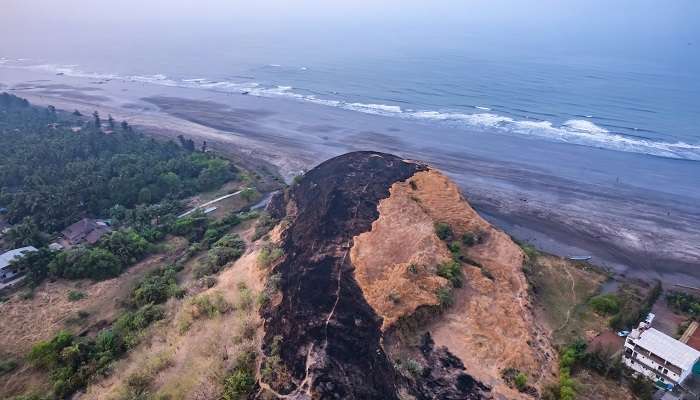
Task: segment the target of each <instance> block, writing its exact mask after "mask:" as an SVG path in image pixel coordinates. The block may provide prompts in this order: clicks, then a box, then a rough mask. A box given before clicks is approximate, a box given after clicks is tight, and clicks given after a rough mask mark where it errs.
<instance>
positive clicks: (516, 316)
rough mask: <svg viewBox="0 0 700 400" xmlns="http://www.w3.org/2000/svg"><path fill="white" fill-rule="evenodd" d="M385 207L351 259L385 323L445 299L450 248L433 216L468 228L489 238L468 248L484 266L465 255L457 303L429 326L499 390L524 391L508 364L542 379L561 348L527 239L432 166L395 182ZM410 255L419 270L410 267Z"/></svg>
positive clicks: (535, 380) (458, 230) (537, 381)
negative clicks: (530, 274) (544, 309)
mask: <svg viewBox="0 0 700 400" xmlns="http://www.w3.org/2000/svg"><path fill="white" fill-rule="evenodd" d="M378 211H379V218H378V219H377V220H375V221H374V223H373V224H372V229H371V231H369V232H365V233H363V234H360V235H358V236H357V237H355V239H354V246H353V248H352V251H351V259H352V263H353V265H354V266H355V277H356V279H357V281H358V283H359V285H360V287H361V289H362V291H363V294H364V296H365V298H366V299H367V302H368V303H369V304H370V305H371V306H372V307H373V308H374V310H375V312H377V314H378V315H380V316H381V317H383V319H384V321H383V328H384V329H385V330H386V329H387V328H389V327H390V326H391V325H392V324H393V323H394V322H396V321H397V319H398V318H400V317H403V316H410V315H411V314H412V313H413V312H414V311H415V310H416V309H417V308H418V307H421V306H426V305H428V306H429V305H436V304H438V299H437V296H436V294H435V292H436V289H437V288H439V287H441V286H442V285H445V284H446V280H445V279H443V278H440V277H438V276H436V275H435V271H436V268H437V265H438V264H439V263H441V262H444V261H447V260H449V259H450V257H451V254H450V252H449V250H448V249H447V246H446V244H445V243H444V242H443V241H441V240H440V239H439V238H438V237H437V235H436V234H435V228H434V224H435V223H436V222H443V223H447V224H449V225H450V226H451V227H452V229H453V231H454V234H455V235H454V236H455V238H460V237H461V236H462V234H464V233H467V232H469V233H473V234H476V235H478V236H479V237H481V238H482V239H481V242H480V243H479V244H477V245H475V246H473V247H469V248H467V249H466V250H465V251H466V252H467V254H468V257H469V258H470V259H471V260H473V263H474V264H477V263H478V264H480V265H481V266H482V268H483V270H484V271H482V270H481V268H479V267H477V266H470V265H468V264H465V267H464V274H465V280H466V282H465V285H464V287H462V288H459V289H456V291H455V304H454V305H453V306H452V307H449V308H447V309H446V310H445V311H444V313H443V314H442V315H441V316H440V317H439V318H435V319H433V321H432V322H431V324H430V325H429V326H428V327H427V329H428V330H429V331H430V332H431V334H432V335H433V338H434V340H435V343H436V345H438V346H446V347H447V348H449V349H450V351H451V352H453V353H454V354H455V355H456V356H457V357H459V358H460V359H461V361H462V362H463V363H464V364H465V367H466V370H467V373H469V374H470V375H472V376H474V377H475V378H476V379H478V380H480V381H482V382H484V383H486V384H489V385H492V386H493V388H494V394H496V395H498V394H501V395H505V396H506V397H507V398H519V397H521V396H523V395H521V394H519V393H517V392H515V391H513V390H511V389H509V388H508V387H506V386H505V384H503V383H502V379H501V372H502V370H503V369H505V368H511V367H512V368H517V369H519V370H521V371H523V372H525V373H526V374H527V375H528V376H529V377H530V383H532V384H534V385H536V386H541V384H542V383H543V380H545V379H549V378H551V377H552V374H553V368H554V364H555V360H554V358H555V352H554V350H553V349H552V347H551V346H550V344H549V341H548V340H547V339H546V338H545V337H544V334H543V331H542V329H540V328H539V327H538V326H537V325H536V323H535V321H534V318H533V314H532V311H531V308H532V306H531V300H530V298H529V296H528V292H527V282H526V280H525V276H524V274H523V272H522V263H523V254H522V252H521V250H520V248H519V247H518V246H517V245H516V244H515V243H513V242H512V241H511V240H510V238H509V237H508V236H507V235H506V234H504V233H503V232H501V231H499V230H497V229H495V228H493V227H492V226H491V225H490V224H489V223H487V222H486V221H485V220H483V219H482V218H481V217H480V216H479V215H478V214H477V213H476V212H475V211H474V210H473V209H472V208H471V206H470V205H469V204H468V203H467V202H466V201H465V200H464V198H463V197H462V196H461V194H460V192H459V189H458V188H457V186H456V185H455V184H454V183H452V182H451V181H450V180H449V179H448V178H447V177H445V176H444V175H442V174H440V173H439V172H437V171H434V170H427V171H420V172H417V173H416V174H415V175H414V176H413V177H412V178H410V179H408V180H406V181H402V182H397V183H395V184H394V185H392V187H391V189H390V196H389V197H388V198H386V199H384V200H382V201H381V202H380V203H379V207H378ZM457 240H458V239H457ZM411 264H413V265H414V266H418V269H417V273H415V271H416V269H415V268H412V270H413V273H412V272H411V271H408V266H409V265H411Z"/></svg>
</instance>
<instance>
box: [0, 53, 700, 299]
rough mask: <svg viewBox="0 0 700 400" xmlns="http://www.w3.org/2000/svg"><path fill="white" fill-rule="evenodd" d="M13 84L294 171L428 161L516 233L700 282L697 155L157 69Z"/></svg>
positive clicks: (23, 76) (69, 106) (25, 92)
mask: <svg viewBox="0 0 700 400" xmlns="http://www.w3.org/2000/svg"><path fill="white" fill-rule="evenodd" d="M0 90H9V91H10V92H12V93H14V94H16V95H18V96H22V97H26V98H28V99H29V100H30V101H31V102H33V103H36V104H44V105H48V104H51V105H54V106H56V107H57V108H60V109H65V110H68V111H72V110H73V109H77V110H79V111H81V112H82V113H90V112H92V111H93V110H98V111H99V112H100V113H101V114H103V115H106V114H111V115H113V116H114V118H115V119H117V120H127V121H128V122H129V123H130V124H132V125H137V126H140V127H142V128H143V130H144V131H145V132H147V133H149V134H152V135H156V136H161V137H168V138H175V137H176V136H177V135H180V134H182V135H184V136H187V137H190V138H192V139H194V140H195V141H196V142H198V143H200V144H201V142H202V141H204V140H206V141H207V144H208V146H209V147H212V148H215V149H217V150H219V151H222V152H232V153H239V154H245V155H248V156H250V157H256V158H260V159H262V160H264V161H267V162H269V163H271V164H273V165H275V166H276V167H277V168H279V170H280V172H281V173H282V174H283V176H285V177H286V178H287V179H291V178H292V177H293V176H295V175H297V174H300V173H303V171H304V170H307V169H309V168H311V167H312V166H314V165H315V164H317V163H319V162H321V161H323V160H325V159H327V158H329V157H332V156H335V155H338V154H341V153H344V152H347V151H351V150H378V151H386V152H391V153H394V154H397V155H401V156H403V157H406V158H414V159H420V160H425V161H427V162H429V163H432V164H433V165H435V166H436V167H438V168H440V169H442V170H443V171H445V172H446V173H447V174H449V175H450V176H451V177H452V178H453V179H455V181H456V182H458V183H459V185H460V186H461V188H462V190H463V193H464V195H465V197H467V199H468V200H469V201H470V202H471V203H472V204H473V205H474V206H475V208H477V210H479V211H480V212H482V213H483V214H484V215H485V216H486V217H487V218H488V219H490V220H491V221H492V222H494V223H495V224H496V225H497V226H499V227H500V228H502V229H504V230H505V231H507V232H508V233H510V234H511V235H513V236H514V237H515V238H516V239H519V240H523V241H527V242H531V243H532V244H534V245H536V246H538V247H540V248H542V249H543V250H546V251H551V252H554V253H557V254H560V255H563V256H582V255H591V256H593V260H592V262H594V263H598V264H600V265H603V266H607V267H609V268H611V269H612V270H614V271H615V272H617V273H620V274H627V275H630V276H636V277H643V278H646V279H653V278H658V279H661V280H663V281H664V282H665V283H684V284H693V285H697V286H700V268H698V267H700V245H698V243H700V189H698V186H697V184H698V179H699V177H700V162H698V161H693V160H691V159H679V158H672V157H658V156H653V155H649V154H641V153H639V152H633V151H632V152H623V151H613V150H611V149H604V148H595V147H590V146H582V145H575V144H573V145H572V144H571V143H559V142H556V141H543V140H536V139H533V138H532V137H529V136H527V135H522V136H512V135H501V134H498V133H497V132H496V133H494V132H486V131H480V130H478V129H473V130H470V129H464V128H463V127H462V128H461V129H454V128H453V127H450V126H449V124H433V123H431V121H429V120H425V119H419V118H393V117H391V116H387V115H384V113H383V112H376V113H371V112H357V110H353V109H351V108H348V107H328V106H324V105H321V104H316V103H314V102H309V101H298V99H294V98H285V97H284V96H277V97H275V96H251V95H244V94H242V93H240V92H237V93H233V92H221V91H217V90H216V88H215V87H212V88H205V89H204V90H203V88H201V87H181V86H176V85H162V84H154V83H153V82H149V81H148V80H141V81H125V80H119V79H109V78H108V77H90V76H82V77H78V76H66V75H57V74H56V72H49V71H41V70H26V69H13V68H2V67H0ZM358 107H359V106H358ZM385 111H387V112H391V110H385ZM481 111H487V110H481Z"/></svg>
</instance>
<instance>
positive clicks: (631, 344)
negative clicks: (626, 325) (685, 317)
mask: <svg viewBox="0 0 700 400" xmlns="http://www.w3.org/2000/svg"><path fill="white" fill-rule="evenodd" d="M622 361H623V362H624V363H625V365H626V366H628V367H629V368H631V369H633V370H634V371H636V372H639V373H640V374H642V375H644V376H646V377H647V378H649V379H651V380H653V381H655V382H657V383H659V384H663V385H665V386H669V385H672V386H675V385H677V384H679V383H681V382H683V380H685V378H687V377H688V375H690V374H691V373H692V369H693V366H694V365H695V364H696V363H697V362H698V361H700V351H697V350H695V349H694V348H692V347H690V346H688V345H687V344H685V343H682V342H680V341H678V340H676V339H674V338H672V337H670V336H668V335H666V334H664V333H662V332H659V331H657V330H656V329H654V328H652V327H651V326H650V324H649V323H647V322H642V323H640V324H639V328H637V329H634V330H632V332H631V333H630V334H629V336H627V339H626V340H625V354H624V357H623V358H622Z"/></svg>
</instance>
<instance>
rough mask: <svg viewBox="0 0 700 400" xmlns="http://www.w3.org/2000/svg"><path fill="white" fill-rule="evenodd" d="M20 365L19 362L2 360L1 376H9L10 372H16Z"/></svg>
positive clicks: (0, 364) (0, 365) (0, 361)
mask: <svg viewBox="0 0 700 400" xmlns="http://www.w3.org/2000/svg"><path fill="white" fill-rule="evenodd" d="M17 367H18V364H17V361H15V360H11V359H7V360H0V376H3V375H5V374H9V373H10V372H12V371H14V370H15V369H17Z"/></svg>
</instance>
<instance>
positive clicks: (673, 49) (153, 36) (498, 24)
mask: <svg viewBox="0 0 700 400" xmlns="http://www.w3.org/2000/svg"><path fill="white" fill-rule="evenodd" d="M0 7H2V10H0V11H1V12H0V38H2V39H0V56H3V55H6V54H7V55H10V56H22V55H24V56H28V57H29V56H32V55H34V56H36V55H37V54H39V53H42V52H44V53H45V54H47V55H49V56H54V55H59V54H61V53H62V52H63V53H66V52H72V51H75V49H76V47H78V48H80V49H83V50H88V49H89V48H90V47H91V44H95V43H100V44H101V45H102V46H105V45H107V46H110V45H111V46H114V47H116V48H117V49H119V48H123V47H124V46H126V47H129V46H138V45H142V46H151V47H152V48H166V47H169V48H171V49H176V48H177V47H178V44H179V43H182V44H183V45H186V43H187V42H188V41H189V42H192V43H190V45H194V44H195V43H196V42H206V43H208V44H209V47H210V48H211V47H212V46H213V45H214V44H217V45H226V43H230V42H237V44H240V43H243V42H245V41H246V40H252V39H253V38H254V39H255V41H256V46H259V43H261V41H262V42H263V43H265V41H267V43H269V45H270V46H272V48H275V46H277V47H276V48H283V47H284V46H287V47H290V46H291V47H298V48H300V49H301V50H306V51H308V50H309V48H314V47H315V46H317V45H318V46H319V48H323V49H324V51H329V52H330V51H332V46H329V44H332V43H339V44H342V47H343V48H344V49H346V50H347V51H370V50H366V49H368V46H365V44H366V43H371V44H372V45H373V46H371V47H372V49H374V50H375V51H377V49H381V48H382V46H383V48H384V49H385V50H386V51H388V52H391V51H410V49H411V48H421V49H426V48H428V47H433V48H435V49H448V50H449V49H451V48H464V42H465V41H474V43H475V46H476V47H478V48H479V49H480V51H483V52H484V54H489V53H491V54H499V53H508V54H515V55H518V54H519V53H523V54H530V55H533V54H536V53H537V51H536V50H537V48H538V47H544V48H547V49H548V50H549V51H548V53H552V52H553V51H554V52H559V53H561V54H567V55H568V54H572V55H575V56H584V57H585V56H599V55H601V54H606V55H610V56H617V55H624V56H629V57H634V58H637V59H644V58H647V57H648V58H649V59H650V61H652V62H663V59H664V58H667V57H671V58H674V59H676V60H678V59H683V58H688V59H689V62H692V63H695V62H698V60H699V59H700V56H699V55H698V54H697V53H700V23H698V21H700V1H698V0H670V1H665V0H614V1H609V0H585V1H584V0H575V1H562V0H556V1H555V0H537V1H533V0H528V1H525V0H483V1H482V0H478V1H477V0H472V1H468V0H461V1H458V0H421V1H418V0H388V1H387V0H384V1H378V0H374V1H370V0H352V1H348V0H342V1H337V0H335V1H329V0H295V1H291V0H287V1H283V0H257V1H255V2H251V1H239V0H200V1H193V0H157V1H155V0H120V1H109V2H108V1H94V0H63V1H60V2H57V1H55V0H2V5H0ZM134 42H142V43H134ZM689 43H692V45H689ZM116 51H119V50H116ZM25 53H26V54H25Z"/></svg>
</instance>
